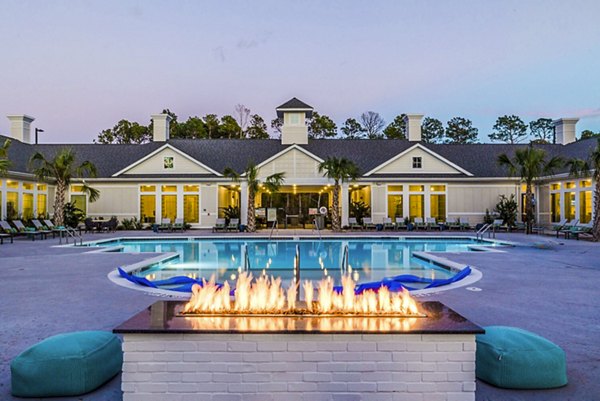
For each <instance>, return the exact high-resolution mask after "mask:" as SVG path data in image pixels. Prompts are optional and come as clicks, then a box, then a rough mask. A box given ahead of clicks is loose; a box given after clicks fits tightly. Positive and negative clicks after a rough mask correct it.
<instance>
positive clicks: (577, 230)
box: [561, 223, 592, 241]
mask: <svg viewBox="0 0 600 401" xmlns="http://www.w3.org/2000/svg"><path fill="white" fill-rule="evenodd" d="M561 232H562V233H563V234H564V235H565V239H569V238H570V237H571V236H573V237H575V239H576V240H577V241H579V236H580V235H583V236H585V235H591V234H592V225H591V223H587V224H580V225H576V226H572V227H570V228H569V229H567V230H561Z"/></svg>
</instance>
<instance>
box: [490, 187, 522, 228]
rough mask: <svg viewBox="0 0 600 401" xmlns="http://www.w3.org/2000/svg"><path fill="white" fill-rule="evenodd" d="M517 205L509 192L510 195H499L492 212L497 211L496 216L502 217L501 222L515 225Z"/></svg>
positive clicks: (513, 196)
mask: <svg viewBox="0 0 600 401" xmlns="http://www.w3.org/2000/svg"><path fill="white" fill-rule="evenodd" d="M518 209H519V205H518V204H517V201H516V200H515V195H514V194H510V197H507V196H505V195H500V200H499V201H498V204H497V205H496V208H495V209H494V212H496V213H498V218H499V219H502V222H503V224H506V225H508V226H509V227H512V226H514V225H515V221H516V220H517V213H518Z"/></svg>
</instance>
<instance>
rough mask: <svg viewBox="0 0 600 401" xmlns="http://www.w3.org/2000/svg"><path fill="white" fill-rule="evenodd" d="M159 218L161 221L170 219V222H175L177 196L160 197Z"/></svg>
mask: <svg viewBox="0 0 600 401" xmlns="http://www.w3.org/2000/svg"><path fill="white" fill-rule="evenodd" d="M161 217H162V218H163V219H171V222H173V221H175V218H176V217H177V195H163V196H162V213H161Z"/></svg>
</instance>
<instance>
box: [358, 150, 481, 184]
mask: <svg viewBox="0 0 600 401" xmlns="http://www.w3.org/2000/svg"><path fill="white" fill-rule="evenodd" d="M414 149H421V150H423V151H425V152H427V153H429V154H430V155H431V156H433V157H435V158H436V159H438V160H440V161H442V162H444V163H446V164H447V165H449V166H450V167H453V168H454V169H456V170H458V171H460V172H461V173H463V174H466V175H468V176H469V177H472V176H473V174H471V173H470V172H468V171H467V170H465V169H464V168H462V167H460V166H459V165H457V164H454V163H452V162H451V161H450V160H448V159H446V158H444V157H442V156H440V155H439V154H437V153H435V152H434V151H433V150H430V149H428V148H426V147H425V146H423V145H421V144H420V143H417V144H415V145H413V146H411V147H410V148H408V149H406V150H405V151H404V152H401V153H399V154H397V155H396V156H394V157H392V158H391V159H389V160H388V161H386V162H384V163H382V164H380V165H379V166H377V167H375V168H374V169H372V170H371V171H369V172H367V173H366V174H364V175H363V176H364V177H367V176H370V175H371V174H373V173H375V172H376V171H377V170H380V169H382V168H383V167H385V166H387V165H388V164H390V163H393V162H395V161H396V160H398V159H400V158H401V157H402V156H404V155H405V154H407V153H409V152H411V151H413V150H414ZM419 174H439V173H423V172H420V173H419Z"/></svg>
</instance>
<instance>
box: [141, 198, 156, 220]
mask: <svg viewBox="0 0 600 401" xmlns="http://www.w3.org/2000/svg"><path fill="white" fill-rule="evenodd" d="M140 221H141V222H143V223H155V222H156V195H141V196H140Z"/></svg>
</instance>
